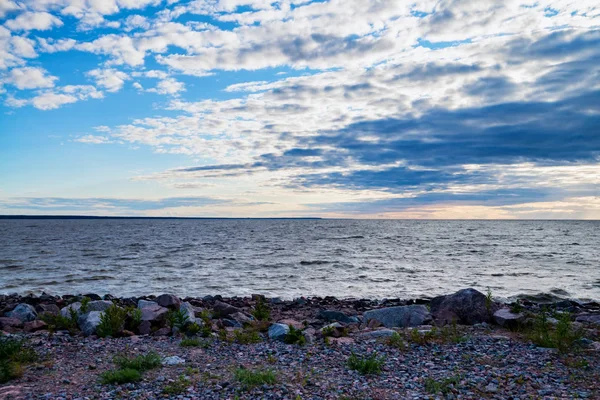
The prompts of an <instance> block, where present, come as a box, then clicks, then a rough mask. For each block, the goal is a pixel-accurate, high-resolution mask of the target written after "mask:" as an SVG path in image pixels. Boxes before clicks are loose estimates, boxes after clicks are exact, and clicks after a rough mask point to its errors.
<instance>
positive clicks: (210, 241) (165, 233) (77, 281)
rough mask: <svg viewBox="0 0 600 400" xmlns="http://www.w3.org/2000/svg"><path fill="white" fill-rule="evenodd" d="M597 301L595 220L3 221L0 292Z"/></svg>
mask: <svg viewBox="0 0 600 400" xmlns="http://www.w3.org/2000/svg"><path fill="white" fill-rule="evenodd" d="M466 287H474V288H476V289H479V290H481V291H482V292H486V291H487V290H488V288H489V290H490V291H491V292H492V293H493V295H494V296H496V297H499V298H506V299H510V298H513V297H514V296H524V295H525V296H529V295H538V294H540V293H541V294H545V295H548V296H555V297H557V298H571V299H579V300H600V221H487V220H486V221H464V220H460V221H458V220H453V221H446V220H444V221H441V220H437V221H422V220H339V219H0V293H4V294H10V293H19V294H27V293H36V294H40V293H42V292H46V293H49V294H54V295H63V294H86V293H97V294H100V295H102V294H106V293H110V294H113V295H116V296H141V295H149V294H161V293H174V294H177V295H179V296H195V297H202V296H206V295H217V294H220V295H222V296H249V295H251V294H254V293H260V294H264V295H267V296H269V297H281V298H282V299H291V298H296V297H301V296H336V297H339V298H370V299H383V298H401V299H411V298H427V297H432V296H436V295H440V294H448V293H452V292H454V291H456V290H458V289H461V288H466Z"/></svg>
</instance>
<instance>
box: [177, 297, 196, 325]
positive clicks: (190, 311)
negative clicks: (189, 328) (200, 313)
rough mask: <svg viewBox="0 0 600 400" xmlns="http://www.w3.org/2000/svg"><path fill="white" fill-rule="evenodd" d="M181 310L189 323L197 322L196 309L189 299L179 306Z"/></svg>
mask: <svg viewBox="0 0 600 400" xmlns="http://www.w3.org/2000/svg"><path fill="white" fill-rule="evenodd" d="M179 311H181V312H182V313H183V314H184V315H185V316H186V317H187V321H188V323H190V324H192V323H195V322H196V311H194V306H192V305H191V304H190V303H188V302H187V301H186V302H183V303H181V305H180V306H179Z"/></svg>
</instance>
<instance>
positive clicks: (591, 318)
mask: <svg viewBox="0 0 600 400" xmlns="http://www.w3.org/2000/svg"><path fill="white" fill-rule="evenodd" d="M575 321H577V322H587V323H588V324H593V325H598V326H600V314H582V315H579V316H577V318H575Z"/></svg>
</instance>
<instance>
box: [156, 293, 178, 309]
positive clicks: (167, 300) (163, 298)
mask: <svg viewBox="0 0 600 400" xmlns="http://www.w3.org/2000/svg"><path fill="white" fill-rule="evenodd" d="M156 302H157V303H158V305H159V306H161V307H167V308H171V309H175V310H178V309H179V306H180V305H181V300H179V297H177V296H175V295H172V294H161V295H160V296H158V297H157V298H156Z"/></svg>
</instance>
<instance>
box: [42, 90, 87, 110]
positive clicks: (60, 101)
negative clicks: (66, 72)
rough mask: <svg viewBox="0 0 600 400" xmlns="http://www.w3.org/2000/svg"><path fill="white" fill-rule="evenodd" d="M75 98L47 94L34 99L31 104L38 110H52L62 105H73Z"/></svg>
mask: <svg viewBox="0 0 600 400" xmlns="http://www.w3.org/2000/svg"><path fill="white" fill-rule="evenodd" d="M77 100H78V99H77V97H75V96H73V95H70V94H62V93H54V92H48V93H43V94H41V95H39V96H36V97H34V98H33V99H32V100H31V104H33V106H34V107H35V108H37V109H40V110H53V109H55V108H59V107H60V106H62V105H64V104H69V103H75V102H76V101H77Z"/></svg>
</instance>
